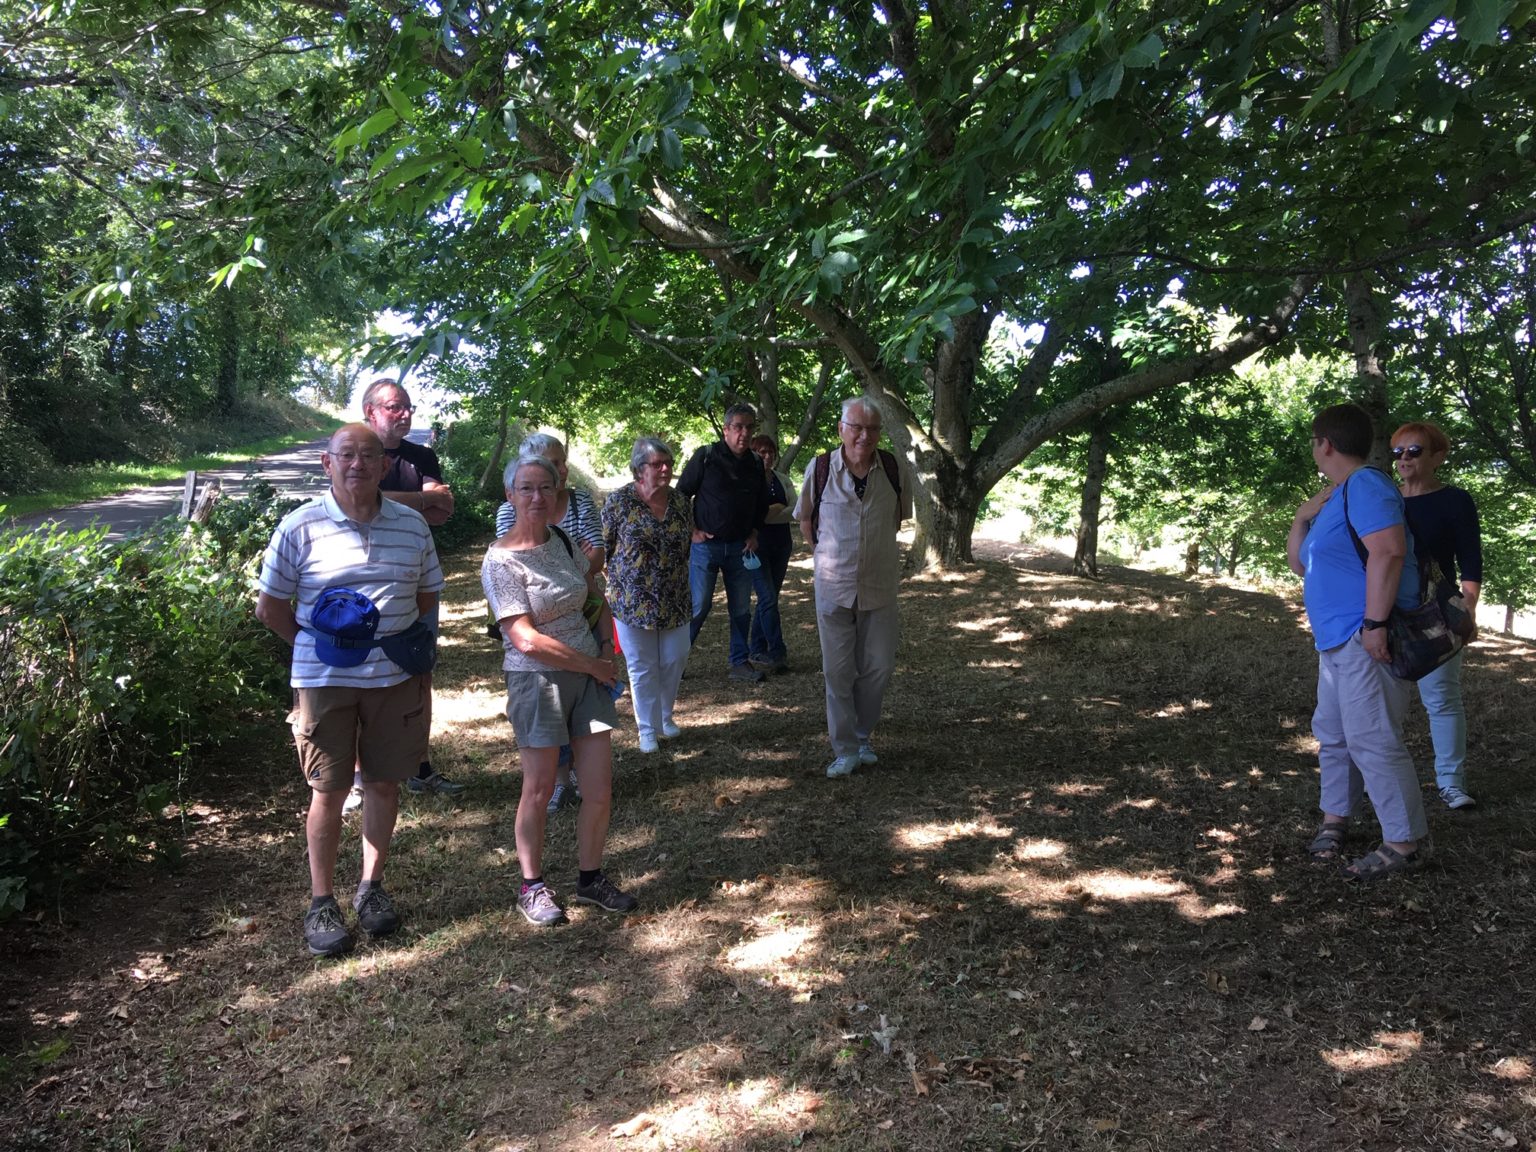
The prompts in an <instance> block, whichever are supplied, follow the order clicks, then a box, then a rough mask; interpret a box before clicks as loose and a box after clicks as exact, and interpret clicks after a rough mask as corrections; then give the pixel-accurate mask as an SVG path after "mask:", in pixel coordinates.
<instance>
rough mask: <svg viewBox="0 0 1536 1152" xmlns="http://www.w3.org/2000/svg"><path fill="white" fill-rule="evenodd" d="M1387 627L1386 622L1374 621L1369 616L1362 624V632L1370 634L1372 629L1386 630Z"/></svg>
mask: <svg viewBox="0 0 1536 1152" xmlns="http://www.w3.org/2000/svg"><path fill="white" fill-rule="evenodd" d="M1386 626H1387V622H1386V621H1385V620H1372V619H1371V618H1370V617H1369V616H1367V617H1366V618H1365V619H1364V620H1362V621H1361V622H1360V630H1361V631H1362V632H1369V631H1371V630H1372V629H1375V628H1385V627H1386Z"/></svg>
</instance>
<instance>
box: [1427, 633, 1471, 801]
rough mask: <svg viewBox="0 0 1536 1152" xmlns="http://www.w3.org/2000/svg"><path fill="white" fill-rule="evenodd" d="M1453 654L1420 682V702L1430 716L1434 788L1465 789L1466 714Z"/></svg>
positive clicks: (1457, 657) (1457, 661)
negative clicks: (1433, 748)
mask: <svg viewBox="0 0 1536 1152" xmlns="http://www.w3.org/2000/svg"><path fill="white" fill-rule="evenodd" d="M1464 655H1466V652H1465V650H1463V651H1461V652H1458V653H1456V655H1454V656H1452V657H1451V658H1450V659H1449V660H1447V661H1446V662H1445V663H1444V664H1442V665H1440V667H1438V668H1436V669H1435V670H1434V671H1433V672H1431V673H1430V674H1429V675H1428V676H1426V677H1424V679H1422V680H1420V681H1419V699H1420V700H1422V701H1423V702H1424V711H1425V713H1427V714H1428V716H1429V739H1430V742H1431V743H1432V744H1434V746H1435V787H1437V788H1460V789H1461V790H1462V791H1463V792H1465V791H1466V788H1467V710H1466V709H1465V708H1464V707H1463V706H1462V703H1461V658H1462V657H1463V656H1464Z"/></svg>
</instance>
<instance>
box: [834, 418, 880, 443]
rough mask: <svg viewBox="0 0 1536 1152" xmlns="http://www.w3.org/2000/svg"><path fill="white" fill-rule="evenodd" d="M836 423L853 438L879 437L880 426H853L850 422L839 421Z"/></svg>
mask: <svg viewBox="0 0 1536 1152" xmlns="http://www.w3.org/2000/svg"><path fill="white" fill-rule="evenodd" d="M838 423H839V424H841V425H842V426H843V427H844V428H846V429H848V431H850V432H852V433H853V434H854V435H855V436H874V437H875V438H876V439H878V438H879V436H880V425H878V424H855V423H854V422H853V421H851V420H839V421H838Z"/></svg>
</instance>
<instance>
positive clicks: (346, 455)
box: [331, 452, 384, 464]
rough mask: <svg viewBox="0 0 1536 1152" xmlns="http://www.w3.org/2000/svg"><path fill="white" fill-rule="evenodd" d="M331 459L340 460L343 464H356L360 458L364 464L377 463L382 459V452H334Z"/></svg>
mask: <svg viewBox="0 0 1536 1152" xmlns="http://www.w3.org/2000/svg"><path fill="white" fill-rule="evenodd" d="M331 459H332V460H340V461H341V462H342V463H343V464H356V463H357V462H358V461H359V460H361V461H362V462H363V463H365V464H377V463H378V462H379V461H380V460H382V459H384V453H382V452H336V453H334V454H332V456H331Z"/></svg>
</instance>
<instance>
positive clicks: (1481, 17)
mask: <svg viewBox="0 0 1536 1152" xmlns="http://www.w3.org/2000/svg"><path fill="white" fill-rule="evenodd" d="M1463 9H1465V11H1463ZM1507 9H1508V5H1506V4H1500V3H1497V2H1496V0H1459V2H1458V3H1457V5H1456V18H1455V19H1456V35H1457V36H1459V37H1460V38H1461V39H1463V40H1466V41H1468V42H1469V43H1472V44H1483V45H1488V44H1497V43H1498V40H1499V28H1500V26H1501V25H1502V24H1503V22H1504V16H1505V13H1506V11H1507Z"/></svg>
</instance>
